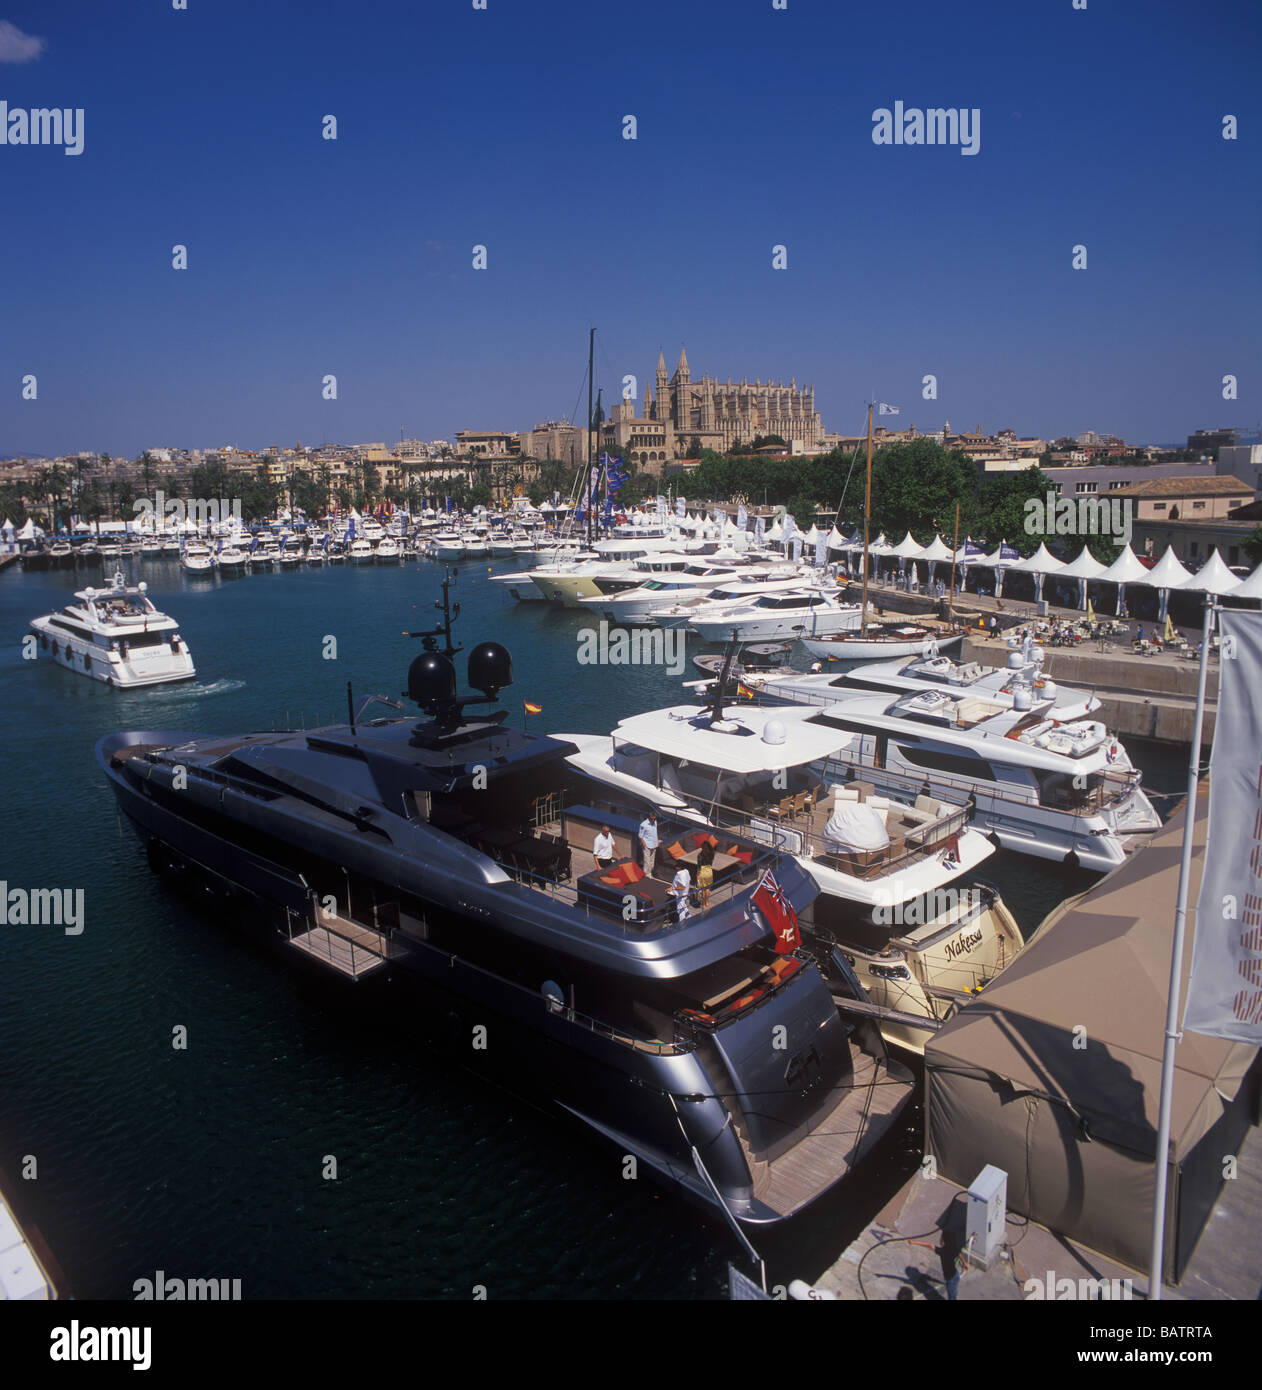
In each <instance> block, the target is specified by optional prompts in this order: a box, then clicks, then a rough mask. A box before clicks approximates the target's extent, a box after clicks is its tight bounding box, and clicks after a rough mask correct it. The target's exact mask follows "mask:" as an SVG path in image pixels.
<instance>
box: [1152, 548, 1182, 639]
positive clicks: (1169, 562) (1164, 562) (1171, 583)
mask: <svg viewBox="0 0 1262 1390" xmlns="http://www.w3.org/2000/svg"><path fill="white" fill-rule="evenodd" d="M1191 577H1192V571H1191V570H1189V569H1185V568H1184V566H1183V565H1182V564H1181V563H1180V562H1179V557H1178V556H1177V555H1176V554H1175V553H1174V546H1172V545H1168V546H1166V553H1165V554H1164V555H1163V556H1162V557H1161V559H1160V560H1158V561H1157V563H1156V564H1155V565H1154V566H1153V567H1152V569H1150V570H1149V571H1148V574H1147V576H1146V577H1145V578H1144V581H1143V582H1144V583H1145V584H1150V585H1152V587H1153V588H1154V589H1156V590H1157V610H1158V618H1159V620H1160V621H1161V622H1163V623H1164V622H1165V620H1166V612H1167V610H1168V609H1169V606H1170V590H1171V589H1179V588H1181V587H1182V586H1183V583H1184V581H1185V580H1188V579H1191Z"/></svg>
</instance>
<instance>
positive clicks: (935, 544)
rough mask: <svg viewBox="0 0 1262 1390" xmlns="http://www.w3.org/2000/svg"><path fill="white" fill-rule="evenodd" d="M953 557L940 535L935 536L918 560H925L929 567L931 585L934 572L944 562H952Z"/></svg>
mask: <svg viewBox="0 0 1262 1390" xmlns="http://www.w3.org/2000/svg"><path fill="white" fill-rule="evenodd" d="M951 555H952V551H951V547H950V546H949V545H947V544H946V543H945V542H944V541H943V539H942V537H941V536H940V535H937V534H935V535H934V538H933V540H931V541H930V542H929V544H928V545H927V546H925V548H924V549H923V550H922V551H921V552H920V555H919V556H918V557H917V558H918V559H921V560H924V561H926V562H927V563H928V566H929V583H930V584H932V583H933V575H934V571H935V570H936V569H937V567H938V565H939V564H941V563H942V561H944V560H950V559H951Z"/></svg>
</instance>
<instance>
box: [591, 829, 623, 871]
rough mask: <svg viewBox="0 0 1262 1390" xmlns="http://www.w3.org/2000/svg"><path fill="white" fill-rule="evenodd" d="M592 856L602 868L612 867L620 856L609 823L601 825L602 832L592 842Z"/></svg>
mask: <svg viewBox="0 0 1262 1390" xmlns="http://www.w3.org/2000/svg"><path fill="white" fill-rule="evenodd" d="M592 857H593V858H594V859H595V860H596V863H597V864H598V865H599V866H600V867H601V868H602V869H608V868H611V867H612V866H613V862H614V860H615V859H616V858H617V857H618V853H617V847H616V846H615V845H614V842H613V835H612V833H611V832H610V829H609V827H608V826H607V825H602V826H601V827H600V834H599V835H597V836H596V839H595V841H594V842H593V844H592Z"/></svg>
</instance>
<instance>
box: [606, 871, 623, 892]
mask: <svg viewBox="0 0 1262 1390" xmlns="http://www.w3.org/2000/svg"><path fill="white" fill-rule="evenodd" d="M600 881H601V882H602V883H607V884H608V885H609V886H610V887H611V888H622V887H624V886H625V884H626V879H625V878H623V877H622V874H621V872H619V870H617V869H615V870H614V871H613V873H611V874H601V876H600Z"/></svg>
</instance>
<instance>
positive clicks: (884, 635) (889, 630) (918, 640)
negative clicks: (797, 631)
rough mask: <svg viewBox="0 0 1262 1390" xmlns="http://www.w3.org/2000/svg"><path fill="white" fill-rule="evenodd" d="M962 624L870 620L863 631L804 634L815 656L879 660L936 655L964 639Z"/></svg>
mask: <svg viewBox="0 0 1262 1390" xmlns="http://www.w3.org/2000/svg"><path fill="white" fill-rule="evenodd" d="M965 633H966V629H965V628H962V627H946V626H942V627H926V626H924V625H923V624H920V623H898V622H890V623H869V624H868V625H867V628H866V629H865V630H864V631H863V632H861V633H860V632H851V633H841V634H838V635H837V636H834V637H804V638H803V639H802V645H803V646H804V647H805V648H806V650H807V651H808V652H810V654H811V655H812V656H817V657H822V658H824V660H826V661H855V660H860V661H861V660H864V659H865V658H866V659H867V660H869V661H880V660H883V659H888V658H890V657H896V656H937V655H938V654H939V653H940V652H943V651H945V650H946V649H947V648H948V647H958V646H959V644H960V643H961V642H962V641H963V640H964V637H965Z"/></svg>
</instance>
